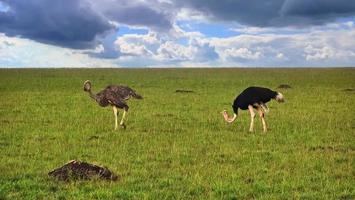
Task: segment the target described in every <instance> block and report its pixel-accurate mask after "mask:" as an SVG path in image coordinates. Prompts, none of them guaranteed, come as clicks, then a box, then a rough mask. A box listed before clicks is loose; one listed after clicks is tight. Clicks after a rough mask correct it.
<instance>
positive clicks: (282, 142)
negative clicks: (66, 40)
mask: <svg viewBox="0 0 355 200" xmlns="http://www.w3.org/2000/svg"><path fill="white" fill-rule="evenodd" d="M88 79H89V80H91V81H92V84H93V91H94V92H98V91H99V90H101V89H103V88H104V87H105V86H106V85H108V84H124V85H129V86H130V87H132V88H134V89H135V90H136V91H137V92H138V93H140V94H141V95H142V96H144V99H143V100H141V101H139V100H131V101H129V102H128V104H129V106H130V110H129V114H128V117H127V123H126V124H127V129H126V130H124V129H120V130H117V131H114V130H113V129H114V116H113V112H112V109H111V108H102V107H99V106H98V105H97V104H96V102H94V101H93V100H92V99H90V98H89V96H88V94H87V93H85V92H84V91H83V82H84V81H85V80H88ZM280 84H288V85H290V86H291V87H292V88H291V89H276V88H277V86H278V85H280ZM252 85H256V86H264V87H269V88H272V89H275V90H278V91H280V92H282V93H283V94H284V96H285V100H286V102H285V103H283V104H278V103H277V102H275V101H272V102H269V104H268V106H269V108H270V112H269V113H267V114H266V122H267V123H268V125H269V132H268V133H267V134H263V133H262V131H261V130H262V126H261V121H260V119H259V118H258V117H257V118H256V127H255V128H256V131H255V132H254V133H249V132H248V129H249V122H250V116H249V113H248V112H247V111H240V112H239V117H238V118H237V120H236V122H235V123H233V124H227V123H226V122H224V121H223V119H222V116H221V114H220V112H221V111H222V110H223V109H228V111H229V113H231V111H232V110H231V104H232V101H233V99H234V98H235V96H236V95H237V94H238V93H239V92H241V91H242V90H243V89H245V88H246V87H248V86H252ZM177 89H188V90H193V91H194V92H193V93H175V90H177ZM354 103H355V69H354V68H344V69H1V70H0V150H1V153H0V160H1V161H0V199H354V198H355V189H354V187H355V171H354V168H355V163H354V156H355V109H354ZM120 114H122V112H120ZM72 159H77V160H82V161H87V162H90V163H95V164H99V165H104V166H107V167H108V168H109V169H111V170H113V171H114V172H116V173H117V174H119V175H121V176H122V179H121V180H120V181H118V182H107V181H100V180H94V181H71V182H69V183H66V182H60V181H56V180H54V179H52V178H50V177H48V175H47V173H48V172H49V171H50V170H52V169H54V168H57V167H59V166H61V165H63V164H65V163H66V162H68V161H69V160H72Z"/></svg>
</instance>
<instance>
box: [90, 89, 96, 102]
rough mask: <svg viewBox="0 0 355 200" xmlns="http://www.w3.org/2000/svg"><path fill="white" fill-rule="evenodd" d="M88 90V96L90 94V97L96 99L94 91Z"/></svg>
mask: <svg viewBox="0 0 355 200" xmlns="http://www.w3.org/2000/svg"><path fill="white" fill-rule="evenodd" d="M88 92H89V96H90V97H91V98H93V99H95V100H96V99H97V95H96V94H94V93H92V91H91V90H89V91H88Z"/></svg>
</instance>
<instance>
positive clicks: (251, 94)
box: [232, 87, 278, 114]
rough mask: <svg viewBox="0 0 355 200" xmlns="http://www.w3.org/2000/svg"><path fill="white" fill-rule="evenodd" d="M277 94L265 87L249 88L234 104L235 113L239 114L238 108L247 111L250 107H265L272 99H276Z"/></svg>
mask: <svg viewBox="0 0 355 200" xmlns="http://www.w3.org/2000/svg"><path fill="white" fill-rule="evenodd" d="M277 94H278V93H277V92H275V91H273V90H270V89H268V88H263V87H248V88H247V89H245V90H244V91H243V92H241V93H240V94H239V95H238V96H237V98H235V100H234V102H233V106H232V107H233V111H234V113H235V114H238V108H239V109H241V110H247V109H248V106H249V105H252V106H253V108H258V106H260V105H265V104H266V103H267V102H269V101H270V100H271V99H275V98H276V96H277Z"/></svg>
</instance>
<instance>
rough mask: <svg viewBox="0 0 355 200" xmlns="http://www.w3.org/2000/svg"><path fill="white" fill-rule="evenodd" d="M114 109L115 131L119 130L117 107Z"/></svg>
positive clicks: (113, 107)
mask: <svg viewBox="0 0 355 200" xmlns="http://www.w3.org/2000/svg"><path fill="white" fill-rule="evenodd" d="M112 109H113V114H114V115H115V130H117V125H118V121H117V120H118V119H117V117H118V111H117V107H116V106H112Z"/></svg>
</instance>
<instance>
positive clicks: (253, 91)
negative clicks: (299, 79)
mask: <svg viewBox="0 0 355 200" xmlns="http://www.w3.org/2000/svg"><path fill="white" fill-rule="evenodd" d="M271 99H275V100H276V101H277V102H284V97H283V95H282V94H281V93H279V92H275V91H272V90H270V89H268V88H263V87H248V88H247V89H245V90H244V91H243V92H242V93H240V94H239V95H238V96H237V98H236V99H235V100H234V103H233V105H232V107H233V111H234V115H233V117H229V116H228V113H227V111H226V110H223V111H222V114H223V117H224V120H225V121H227V122H228V123H232V122H233V121H234V120H235V119H236V118H237V115H238V108H239V109H241V110H246V109H249V112H250V117H251V122H250V128H249V131H250V132H252V131H253V130H254V118H255V112H254V109H256V110H257V111H258V113H259V116H260V118H261V122H262V124H263V131H264V132H266V131H267V127H266V122H265V119H264V115H265V112H268V111H269V108H268V107H267V106H266V103H267V102H269V101H270V100H271Z"/></svg>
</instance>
